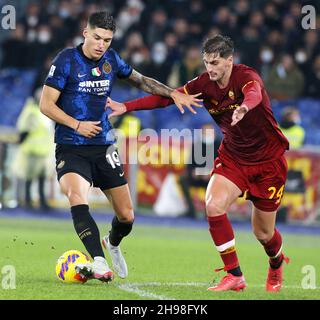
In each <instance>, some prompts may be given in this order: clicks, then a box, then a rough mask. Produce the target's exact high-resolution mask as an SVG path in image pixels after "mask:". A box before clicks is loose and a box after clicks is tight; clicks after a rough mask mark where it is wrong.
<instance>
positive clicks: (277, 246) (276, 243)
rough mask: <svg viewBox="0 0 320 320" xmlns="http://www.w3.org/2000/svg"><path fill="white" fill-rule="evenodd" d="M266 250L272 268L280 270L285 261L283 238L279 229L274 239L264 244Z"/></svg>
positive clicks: (275, 231) (275, 232)
mask: <svg viewBox="0 0 320 320" xmlns="http://www.w3.org/2000/svg"><path fill="white" fill-rule="evenodd" d="M263 247H264V250H265V251H266V253H267V255H268V256H269V257H270V259H269V264H270V267H271V268H274V269H276V268H279V267H280V266H281V263H282V260H283V253H282V252H281V251H282V238H281V234H280V233H279V231H278V230H277V229H274V234H273V236H272V238H271V239H270V240H269V241H268V242H267V243H265V244H263Z"/></svg>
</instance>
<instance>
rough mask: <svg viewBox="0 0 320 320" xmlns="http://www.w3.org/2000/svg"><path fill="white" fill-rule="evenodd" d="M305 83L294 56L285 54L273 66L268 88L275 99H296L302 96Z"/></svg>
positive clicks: (267, 84)
mask: <svg viewBox="0 0 320 320" xmlns="http://www.w3.org/2000/svg"><path fill="white" fill-rule="evenodd" d="M304 81H305V80H304V75H303V73H302V72H301V71H300V70H299V69H298V68H297V66H296V65H295V63H294V61H293V58H292V56H291V55H289V54H284V55H282V57H281V59H280V61H279V62H278V63H275V64H274V65H273V66H272V69H271V71H270V74H269V76H268V78H267V83H266V87H267V89H268V91H269V93H270V95H271V97H272V98H273V99H278V100H285V99H294V98H297V97H299V96H300V95H301V94H302V92H303V89H304Z"/></svg>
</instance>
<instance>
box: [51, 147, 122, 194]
mask: <svg viewBox="0 0 320 320" xmlns="http://www.w3.org/2000/svg"><path fill="white" fill-rule="evenodd" d="M56 170H57V176H58V181H59V180H60V178H61V177H62V176H63V175H64V174H65V173H68V172H74V173H77V174H79V175H80V176H82V177H83V178H84V179H86V180H87V181H89V182H90V184H91V185H93V186H94V187H97V188H100V189H101V190H106V189H110V188H115V187H119V186H122V185H124V184H126V183H127V180H126V178H125V177H124V171H123V168H122V165H121V163H120V160H119V155H118V152H117V149H116V148H115V146H114V145H101V146H96V145H94V146H91V145H84V146H75V145H66V144H64V145H57V146H56Z"/></svg>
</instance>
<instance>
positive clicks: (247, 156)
mask: <svg viewBox="0 0 320 320" xmlns="http://www.w3.org/2000/svg"><path fill="white" fill-rule="evenodd" d="M202 51H203V61H204V64H205V67H206V72H204V73H203V74H201V75H200V76H198V77H197V78H195V79H193V80H191V81H189V82H188V83H187V84H186V85H184V86H183V87H181V88H179V90H180V91H184V92H185V93H187V94H190V95H192V94H195V93H198V92H201V93H202V95H200V98H202V99H203V104H204V106H205V108H206V109H207V111H208V112H209V113H210V115H211V116H212V118H213V119H214V120H215V121H216V123H217V124H218V125H219V127H220V128H221V131H222V133H223V136H224V138H223V140H222V143H221V145H220V148H219V156H218V157H217V158H216V159H215V162H214V168H213V171H212V177H211V179H210V181H209V184H208V187H207V192H206V214H207V219H208V223H209V231H210V234H211V237H212V239H213V242H214V244H215V246H216V248H217V250H218V251H219V253H220V256H221V258H222V261H223V263H224V267H223V268H221V269H217V270H216V271H220V270H222V269H223V270H225V271H226V272H227V275H226V276H225V277H223V278H222V279H221V281H220V282H219V283H218V284H216V285H214V286H212V287H210V288H208V290H211V291H225V290H235V291H239V290H242V289H244V288H245V287H246V282H245V278H244V276H243V274H242V272H241V269H240V264H239V261H238V257H237V253H236V247H235V237H234V233H233V229H232V225H231V224H230V221H229V219H228V216H227V212H228V209H229V207H230V205H231V204H232V203H234V202H235V201H236V199H237V198H238V197H239V196H241V195H243V194H246V199H249V200H251V201H252V204H253V206H252V229H253V233H254V234H255V236H256V238H257V239H258V241H260V243H261V244H262V246H263V247H264V250H265V252H266V254H267V255H268V256H269V265H270V266H269V272H268V276H267V281H266V290H267V291H271V292H277V291H279V290H280V289H281V286H282V265H283V262H284V261H285V262H286V263H288V262H289V259H288V258H287V257H285V256H284V254H283V252H282V238H281V235H280V233H279V231H278V230H277V229H276V228H275V221H276V214H277V209H278V208H279V205H280V201H281V199H282V196H283V190H284V185H285V181H286V176H287V163H286V160H285V158H284V155H283V154H284V152H285V151H286V150H287V149H288V148H289V143H288V140H287V139H286V138H285V136H284V135H283V134H282V132H281V131H280V129H279V127H278V125H277V122H276V120H275V118H274V116H273V113H272V109H271V105H270V100H269V97H268V94H267V92H266V89H265V86H264V83H263V81H262V79H261V78H260V76H259V75H258V74H257V72H256V71H255V70H254V69H252V68H250V67H248V66H246V65H243V64H234V63H233V51H234V48H233V42H232V40H231V39H230V38H228V37H225V36H222V35H217V36H215V37H213V38H210V39H208V40H206V41H205V43H204V45H203V50H202ZM172 102H173V101H172V99H168V98H163V97H160V96H147V97H144V98H141V99H137V100H133V101H129V102H125V103H118V102H115V101H112V100H111V99H109V100H108V103H107V106H108V107H110V108H111V109H112V110H113V111H112V113H111V114H110V116H115V115H119V114H122V113H124V112H129V111H132V110H143V109H154V108H157V107H165V106H167V105H170V104H172ZM179 109H180V110H181V111H182V112H183V110H182V108H181V107H179ZM189 109H190V108H189ZM191 109H192V108H191ZM191 111H193V112H195V110H194V109H192V110H191Z"/></svg>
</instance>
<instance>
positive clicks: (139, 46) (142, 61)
mask: <svg viewBox="0 0 320 320" xmlns="http://www.w3.org/2000/svg"><path fill="white" fill-rule="evenodd" d="M121 57H122V58H123V59H125V60H126V61H127V63H129V64H130V65H131V66H132V67H133V68H134V69H137V71H139V72H141V73H145V72H146V69H147V66H148V64H149V50H148V48H147V47H146V45H145V44H144V41H143V37H142V34H141V33H140V32H138V31H134V32H132V33H130V34H129V35H128V38H127V41H126V46H125V48H124V50H123V52H121Z"/></svg>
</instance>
